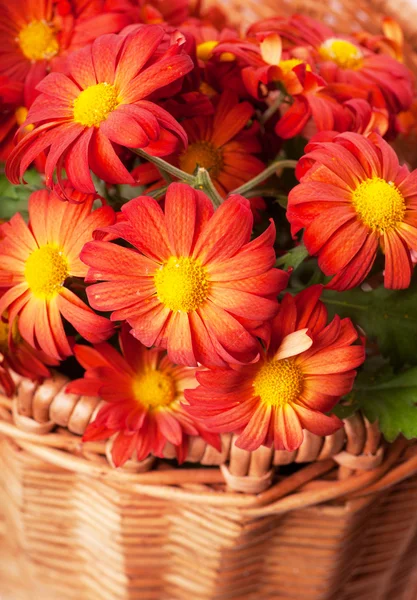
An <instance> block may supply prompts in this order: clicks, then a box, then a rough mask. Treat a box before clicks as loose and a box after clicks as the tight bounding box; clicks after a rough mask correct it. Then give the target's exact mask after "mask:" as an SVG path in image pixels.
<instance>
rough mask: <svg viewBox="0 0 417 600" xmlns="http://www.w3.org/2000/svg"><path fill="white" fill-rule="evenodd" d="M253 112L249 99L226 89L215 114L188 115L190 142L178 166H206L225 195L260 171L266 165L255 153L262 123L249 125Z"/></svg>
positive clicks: (185, 124) (190, 170)
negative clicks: (192, 116) (242, 100)
mask: <svg viewBox="0 0 417 600" xmlns="http://www.w3.org/2000/svg"><path fill="white" fill-rule="evenodd" d="M253 113H254V108H253V106H252V105H251V104H249V102H239V101H238V98H237V95H236V94H235V93H234V92H232V91H227V92H223V94H221V96H220V97H219V98H218V101H217V104H216V106H215V111H214V115H212V116H207V117H195V118H193V119H185V120H184V121H183V123H182V125H183V127H184V129H185V131H186V133H187V136H188V142H189V146H188V148H187V149H186V150H185V151H184V152H183V153H182V154H180V155H179V159H178V162H179V167H180V168H181V169H182V170H183V171H185V172H186V173H190V174H192V173H194V171H195V170H196V168H197V166H200V167H203V168H204V169H207V171H208V172H209V173H210V177H211V179H212V181H213V184H214V186H215V187H216V188H217V190H218V192H219V193H220V194H221V195H222V196H223V197H225V196H226V195H227V193H228V192H230V191H232V190H234V189H236V188H237V187H239V186H240V185H242V184H243V183H246V182H247V181H249V180H250V179H252V177H255V176H256V175H258V174H259V173H261V172H262V170H263V169H264V168H265V165H264V164H263V162H262V161H261V160H259V158H256V157H255V156H253V155H254V154H257V153H259V152H260V151H261V145H260V142H259V139H258V138H257V135H256V134H257V131H258V127H259V126H257V124H256V123H254V124H253V125H252V126H251V127H249V128H247V125H248V122H249V119H250V118H251V117H252V115H253Z"/></svg>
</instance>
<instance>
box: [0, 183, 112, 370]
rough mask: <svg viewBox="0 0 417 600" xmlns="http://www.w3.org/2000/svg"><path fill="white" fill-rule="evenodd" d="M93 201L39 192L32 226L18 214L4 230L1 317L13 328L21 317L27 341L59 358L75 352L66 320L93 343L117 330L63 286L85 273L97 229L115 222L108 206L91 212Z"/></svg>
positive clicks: (0, 264) (32, 205)
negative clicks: (86, 251)
mask: <svg viewBox="0 0 417 600" xmlns="http://www.w3.org/2000/svg"><path fill="white" fill-rule="evenodd" d="M93 202H94V197H90V198H87V199H86V200H85V201H84V202H82V203H78V204H76V203H69V202H62V201H61V200H60V199H59V197H58V196H57V195H56V194H55V193H54V192H51V193H50V192H48V191H47V190H41V191H38V192H34V193H33V194H32V195H31V196H30V198H29V226H28V225H26V223H25V222H24V220H23V218H22V217H21V215H20V214H19V213H17V214H16V215H14V216H13V217H12V218H11V219H10V221H9V222H8V223H4V224H3V225H2V226H1V228H0V231H1V236H3V237H2V239H1V240H0V289H1V290H2V291H4V292H5V293H4V294H3V296H2V297H1V298H0V314H3V313H4V312H5V311H8V315H9V322H10V326H11V327H13V325H14V322H15V319H16V318H17V317H19V331H20V334H21V336H22V337H23V338H24V339H25V340H26V342H27V343H28V344H30V345H31V346H32V347H33V348H37V349H40V350H42V351H43V352H44V353H45V354H47V355H49V356H51V357H52V358H54V359H57V360H59V359H62V358H65V357H66V356H68V355H70V354H72V351H71V347H70V344H69V343H68V339H67V336H66V334H65V332H64V327H63V322H62V317H64V319H65V320H66V321H68V322H69V323H71V324H72V325H73V326H74V328H75V329H76V330H77V331H78V332H79V333H80V334H81V335H82V336H83V337H84V338H85V339H86V340H88V341H90V342H93V343H96V342H101V341H103V340H104V339H107V338H108V337H109V335H111V333H112V331H113V327H112V325H111V323H110V322H109V321H108V320H107V319H105V318H103V317H100V316H98V315H96V314H95V313H94V312H93V311H92V310H91V309H90V308H89V307H88V306H87V305H86V304H85V303H84V302H83V301H82V300H80V299H79V298H78V297H77V296H76V295H75V294H74V293H73V292H72V291H70V289H68V287H67V286H66V285H65V283H66V281H67V279H68V278H69V277H84V276H85V275H86V273H87V268H86V266H85V265H84V264H83V263H82V262H81V261H80V252H81V249H82V247H83V245H84V244H85V243H86V242H88V241H89V240H91V239H92V236H93V231H94V230H95V229H97V228H99V227H105V226H107V225H110V224H111V223H113V222H114V220H115V217H114V212H113V210H112V209H111V208H110V207H108V206H106V207H103V208H99V209H97V210H94V211H92V206H93Z"/></svg>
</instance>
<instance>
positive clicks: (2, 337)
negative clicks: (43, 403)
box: [0, 315, 59, 396]
mask: <svg viewBox="0 0 417 600" xmlns="http://www.w3.org/2000/svg"><path fill="white" fill-rule="evenodd" d="M58 364H59V363H58V361H56V360H54V359H53V358H51V357H49V356H47V355H46V354H44V353H43V352H41V351H40V350H36V349H35V348H32V346H30V345H29V344H28V343H27V342H26V341H25V340H24V339H23V338H22V336H21V335H20V333H19V328H18V320H17V319H15V321H14V323H13V327H9V321H8V319H7V316H6V315H3V317H2V318H1V319H0V386H1V387H2V388H3V389H4V391H5V393H6V394H7V395H8V396H12V395H13V394H14V393H15V377H14V375H13V372H14V373H18V374H19V375H22V376H23V377H28V378H29V379H32V380H34V381H41V380H42V379H45V378H46V377H49V376H50V372H49V369H48V368H47V366H46V365H48V366H57V365H58Z"/></svg>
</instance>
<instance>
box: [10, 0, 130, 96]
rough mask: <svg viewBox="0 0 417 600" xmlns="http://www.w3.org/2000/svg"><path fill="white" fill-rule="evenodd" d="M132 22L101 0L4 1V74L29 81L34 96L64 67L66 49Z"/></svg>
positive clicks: (27, 86) (71, 49)
mask: <svg viewBox="0 0 417 600" xmlns="http://www.w3.org/2000/svg"><path fill="white" fill-rule="evenodd" d="M64 4H65V9H64V7H63V5H64ZM129 23H130V19H129V18H128V17H127V15H126V14H124V13H121V12H119V11H117V10H114V11H110V10H109V9H107V10H105V9H104V6H103V2H101V1H100V2H98V1H97V0H86V1H83V2H78V1H76V2H71V3H69V2H65V3H64V2H51V1H50V0H16V1H15V2H8V0H0V37H1V47H0V73H1V74H4V75H7V76H9V77H11V78H12V79H14V80H16V81H21V82H22V83H24V85H25V95H26V96H29V95H32V94H33V91H34V89H35V87H36V85H37V84H38V83H39V81H41V79H43V78H44V77H45V75H46V74H47V73H48V71H49V70H51V69H52V70H56V69H60V68H61V67H62V61H63V57H65V55H66V54H68V53H69V52H72V51H74V50H76V49H79V48H82V47H84V46H86V45H88V44H91V42H92V41H93V40H94V39H95V38H96V37H98V36H99V35H103V34H105V33H117V32H118V31H120V30H121V29H122V28H123V27H125V26H126V25H128V24H129ZM28 101H29V98H28V97H26V102H28Z"/></svg>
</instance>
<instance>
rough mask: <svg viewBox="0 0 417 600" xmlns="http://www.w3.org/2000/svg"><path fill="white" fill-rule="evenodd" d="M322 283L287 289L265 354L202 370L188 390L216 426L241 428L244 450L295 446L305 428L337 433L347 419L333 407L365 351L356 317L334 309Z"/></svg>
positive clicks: (193, 405) (197, 409) (195, 407)
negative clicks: (331, 314)
mask: <svg viewBox="0 0 417 600" xmlns="http://www.w3.org/2000/svg"><path fill="white" fill-rule="evenodd" d="M320 292H321V287H320V286H313V287H311V288H308V289H306V290H305V291H303V292H301V293H300V294H298V296H296V297H295V298H293V297H292V296H290V295H289V294H287V295H286V296H285V297H284V299H283V301H282V304H281V306H280V310H279V313H278V315H277V316H276V317H275V318H274V320H273V322H272V327H271V336H270V339H269V341H268V343H267V346H266V349H265V351H263V352H262V355H261V359H260V361H259V362H257V363H255V364H252V365H245V366H241V367H238V368H236V369H229V370H224V371H218V370H212V371H210V370H207V371H201V372H199V373H197V380H198V381H199V383H200V387H198V388H196V389H194V390H189V391H186V393H185V396H186V400H187V401H188V402H189V404H190V406H189V407H186V409H187V410H188V411H189V412H190V413H191V414H192V415H193V416H194V417H196V418H198V419H199V420H201V421H202V422H203V423H205V425H206V426H207V427H208V428H209V429H211V430H212V431H217V432H235V433H237V434H239V437H238V438H237V440H236V445H237V446H238V447H239V448H243V449H245V450H250V451H253V450H256V449H257V448H259V446H261V445H264V446H268V447H271V446H273V447H274V448H275V449H276V450H290V451H291V450H296V449H297V448H298V447H299V446H300V445H301V443H302V441H303V429H306V430H308V431H311V432H312V433H315V434H316V435H320V436H324V435H330V434H331V433H333V432H334V431H336V430H337V429H338V428H339V427H340V426H341V425H342V422H341V421H340V420H339V419H338V418H337V417H336V416H335V415H330V416H328V415H326V414H325V413H327V412H328V411H330V410H331V409H332V408H333V407H334V406H335V405H336V403H337V402H338V401H339V399H340V397H341V396H343V395H344V394H347V393H348V392H350V390H351V389H352V385H353V381H354V378H355V375H356V371H354V369H355V368H356V367H358V366H359V365H360V364H362V362H363V361H364V358H365V353H364V348H363V346H362V345H356V346H352V344H353V343H354V342H355V341H356V340H357V339H358V334H357V332H356V330H355V329H354V327H353V325H352V323H351V322H350V320H349V319H343V320H340V318H339V317H335V318H334V319H333V321H332V322H331V323H329V324H328V325H327V311H326V308H325V306H324V304H323V303H322V302H321V301H320V300H319V296H320Z"/></svg>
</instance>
